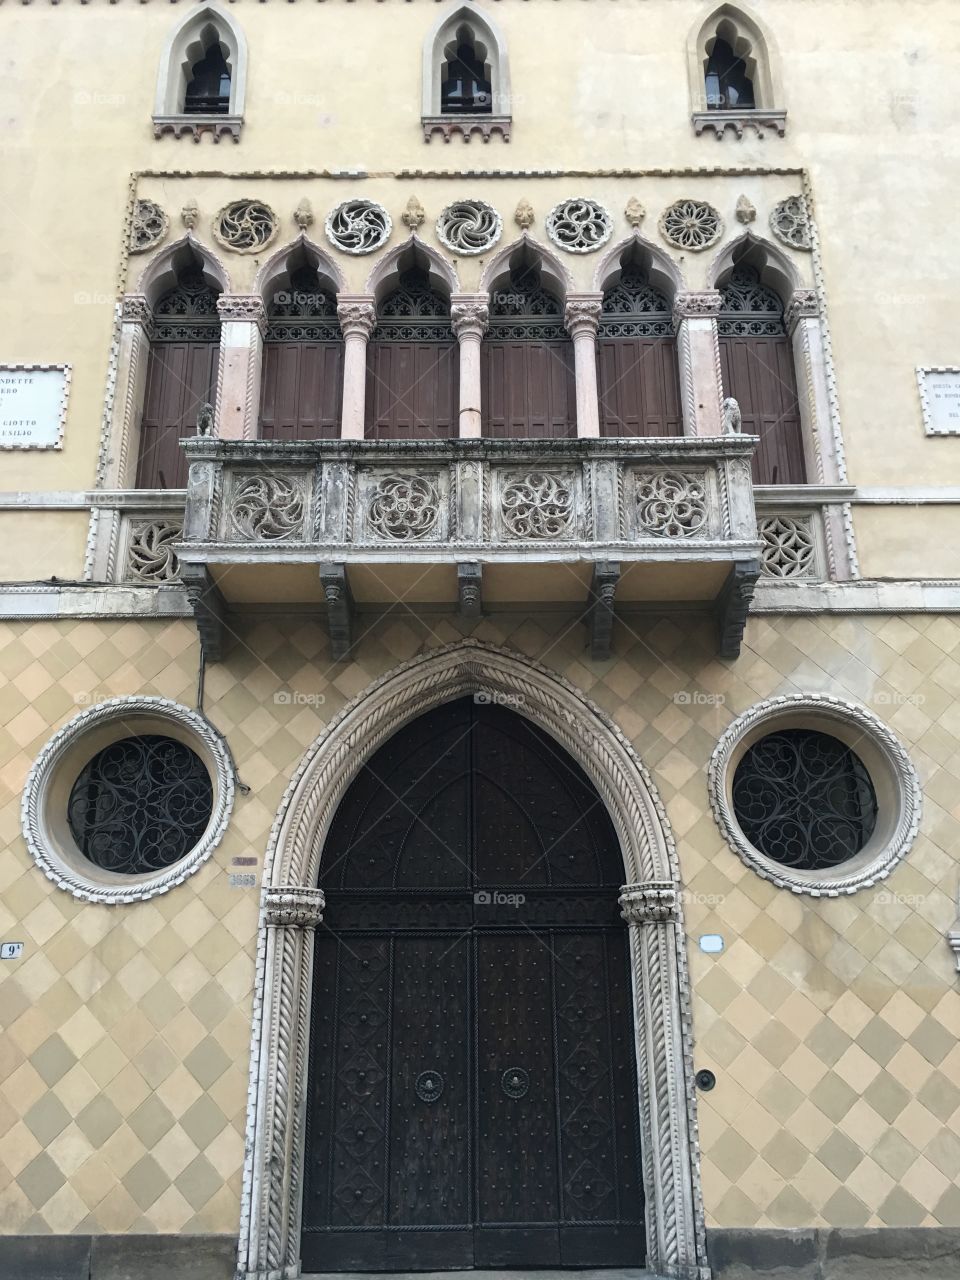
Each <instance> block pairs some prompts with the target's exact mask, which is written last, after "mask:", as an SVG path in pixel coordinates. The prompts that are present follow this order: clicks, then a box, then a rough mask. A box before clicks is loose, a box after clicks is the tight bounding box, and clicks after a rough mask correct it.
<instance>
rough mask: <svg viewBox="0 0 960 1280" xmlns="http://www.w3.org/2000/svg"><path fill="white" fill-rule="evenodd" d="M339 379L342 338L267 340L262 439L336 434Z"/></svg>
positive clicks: (329, 437) (317, 437)
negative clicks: (297, 340)
mask: <svg viewBox="0 0 960 1280" xmlns="http://www.w3.org/2000/svg"><path fill="white" fill-rule="evenodd" d="M342 383H343V343H342V342H268V343H266V344H265V346H264V348H263V381H262V385H261V395H260V435H261V436H262V437H263V439H264V440H335V439H337V437H338V436H339V434H340V404H341V396H342Z"/></svg>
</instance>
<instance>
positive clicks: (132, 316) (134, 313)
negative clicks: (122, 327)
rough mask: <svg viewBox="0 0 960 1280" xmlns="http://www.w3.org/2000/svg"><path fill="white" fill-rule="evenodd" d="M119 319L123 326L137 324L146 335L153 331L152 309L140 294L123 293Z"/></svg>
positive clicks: (143, 295) (144, 296) (145, 298)
mask: <svg viewBox="0 0 960 1280" xmlns="http://www.w3.org/2000/svg"><path fill="white" fill-rule="evenodd" d="M120 318H121V319H122V321H123V323H124V324H138V325H140V327H141V328H142V329H145V330H146V331H147V334H148V335H149V333H150V332H151V330H152V329H153V307H151V305H150V303H149V301H148V299H147V297H146V295H145V294H142V293H125V294H124V295H123V300H122V303H121V311H120Z"/></svg>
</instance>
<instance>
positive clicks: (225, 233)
mask: <svg viewBox="0 0 960 1280" xmlns="http://www.w3.org/2000/svg"><path fill="white" fill-rule="evenodd" d="M278 227H279V222H278V221H277V215H276V214H275V213H274V212H273V210H272V209H271V208H270V207H269V205H265V204H263V203H262V202H261V201H259V200H234V201H232V202H231V203H230V204H228V205H226V206H224V208H222V209H221V210H220V212H219V213H218V214H217V216H216V217H215V218H214V220H213V234H214V235H215V236H216V238H217V239H218V240H219V241H220V243H221V244H222V245H225V246H226V247H227V248H228V249H232V250H233V251H234V253H257V252H258V251H259V250H260V249H263V248H265V247H266V245H268V244H269V243H270V241H271V240H272V239H273V237H274V236H275V235H276V234H277V230H278Z"/></svg>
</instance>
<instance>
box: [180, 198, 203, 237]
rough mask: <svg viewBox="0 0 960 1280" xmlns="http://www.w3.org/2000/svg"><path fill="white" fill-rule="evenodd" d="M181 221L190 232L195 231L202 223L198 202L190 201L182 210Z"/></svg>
mask: <svg viewBox="0 0 960 1280" xmlns="http://www.w3.org/2000/svg"><path fill="white" fill-rule="evenodd" d="M180 220H181V222H182V223H183V225H184V226H185V227H186V228H187V230H188V231H195V230H196V227H197V223H198V222H199V221H200V209H199V207H198V205H197V202H196V200H192V199H191V200H188V201H187V203H186V204H185V205H184V206H183V208H182V209H181V210H180Z"/></svg>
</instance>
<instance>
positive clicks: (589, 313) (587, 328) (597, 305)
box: [563, 293, 603, 338]
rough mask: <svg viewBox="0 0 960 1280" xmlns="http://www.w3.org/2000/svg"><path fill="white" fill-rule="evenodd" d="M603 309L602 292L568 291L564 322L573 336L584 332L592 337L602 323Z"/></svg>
mask: <svg viewBox="0 0 960 1280" xmlns="http://www.w3.org/2000/svg"><path fill="white" fill-rule="evenodd" d="M602 311H603V294H602V293H568V294H567V300H566V303H565V304H564V308H563V323H564V326H565V328H566V330H567V333H569V335H570V337H571V338H576V337H579V335H580V334H582V333H587V334H590V336H591V337H592V336H593V335H594V334H596V332H597V327H598V325H599V324H600V315H601V313H602Z"/></svg>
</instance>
